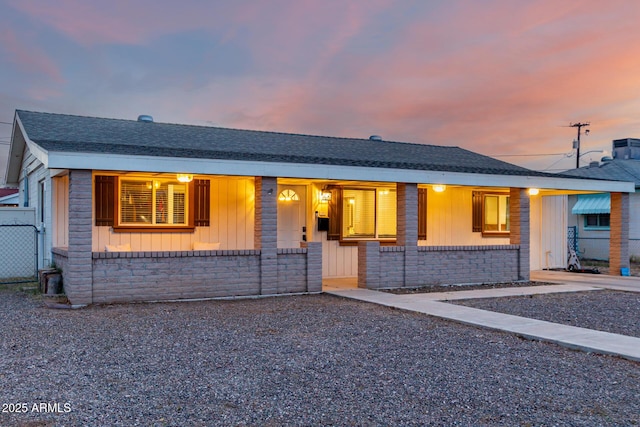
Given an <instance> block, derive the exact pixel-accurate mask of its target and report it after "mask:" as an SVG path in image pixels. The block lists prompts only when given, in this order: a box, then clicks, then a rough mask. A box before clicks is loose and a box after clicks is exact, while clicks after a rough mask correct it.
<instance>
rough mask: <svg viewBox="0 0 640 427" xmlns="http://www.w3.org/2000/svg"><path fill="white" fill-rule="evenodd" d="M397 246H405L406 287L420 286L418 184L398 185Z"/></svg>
mask: <svg viewBox="0 0 640 427" xmlns="http://www.w3.org/2000/svg"><path fill="white" fill-rule="evenodd" d="M396 194H397V217H398V222H397V226H396V228H397V237H396V239H397V245H398V246H404V247H405V249H404V286H417V284H418V184H408V183H398V184H397V193H396Z"/></svg>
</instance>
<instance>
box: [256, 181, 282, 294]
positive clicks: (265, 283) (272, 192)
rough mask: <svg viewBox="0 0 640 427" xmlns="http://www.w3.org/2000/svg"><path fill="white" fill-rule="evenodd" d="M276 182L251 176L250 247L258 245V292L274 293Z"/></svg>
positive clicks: (276, 272)
mask: <svg viewBox="0 0 640 427" xmlns="http://www.w3.org/2000/svg"><path fill="white" fill-rule="evenodd" d="M277 197H278V182H277V179H276V178H275V177H272V176H257V177H255V219H254V237H253V238H254V247H255V248H256V249H260V294H261V295H272V294H276V293H278V204H277Z"/></svg>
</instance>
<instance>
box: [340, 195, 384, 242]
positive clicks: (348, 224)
mask: <svg viewBox="0 0 640 427" xmlns="http://www.w3.org/2000/svg"><path fill="white" fill-rule="evenodd" d="M375 202H376V192H375V190H352V189H345V190H344V192H343V203H342V209H343V210H342V236H343V237H345V238H373V237H375V225H376V224H375Z"/></svg>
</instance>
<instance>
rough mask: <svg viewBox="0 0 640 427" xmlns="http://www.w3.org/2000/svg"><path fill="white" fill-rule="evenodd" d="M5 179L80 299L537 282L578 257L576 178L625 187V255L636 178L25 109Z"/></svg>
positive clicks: (620, 214) (389, 146)
mask: <svg viewBox="0 0 640 427" xmlns="http://www.w3.org/2000/svg"><path fill="white" fill-rule="evenodd" d="M6 182H7V183H8V184H9V185H15V186H18V187H19V188H20V191H21V193H26V199H27V200H28V203H30V204H31V205H33V206H37V212H38V216H39V217H38V218H37V221H38V222H41V223H42V225H43V227H42V229H43V230H44V238H43V239H42V240H43V242H44V243H43V246H44V248H42V250H41V251H40V252H41V253H43V254H44V256H43V259H42V260H41V263H42V265H47V264H48V263H55V265H56V266H58V267H59V268H61V269H62V273H63V280H64V288H65V291H66V294H67V296H68V297H69V300H70V301H71V302H72V303H73V304H75V305H83V304H91V303H107V302H119V301H143V300H172V299H181V298H210V297H230V296H247V295H272V294H283V293H312V292H320V291H321V290H322V282H323V280H330V279H333V278H341V277H342V278H344V277H347V278H351V279H352V280H353V282H354V283H356V282H357V286H360V287H366V288H371V289H377V288H382V287H402V286H419V285H429V284H442V283H489V282H504V281H517V280H528V279H529V273H530V269H540V268H544V267H562V266H564V265H565V264H566V230H567V224H566V203H567V195H568V194H575V193H592V192H611V193H612V199H611V200H612V201H611V206H612V208H611V216H612V219H611V223H612V224H618V225H616V226H612V233H614V232H615V233H617V234H619V235H620V236H621V239H618V240H615V241H614V240H612V247H611V254H612V255H611V259H612V263H613V264H614V265H617V264H616V263H618V264H620V265H627V264H626V263H628V256H627V250H628V248H627V246H626V242H627V235H626V234H624V233H625V232H627V231H626V229H625V228H624V227H623V226H621V225H619V224H623V223H626V221H627V219H628V202H629V193H631V192H633V191H634V187H633V184H632V183H627V182H615V181H605V180H590V179H584V178H576V177H566V176H560V175H555V174H547V173H539V172H534V171H531V170H528V169H525V168H522V167H519V166H515V165H512V164H509V163H505V162H502V161H499V160H496V159H493V158H490V157H486V156H483V155H480V154H476V153H473V152H471V151H468V150H464V149H461V148H458V147H445V146H435V145H422V144H409V143H400V142H389V141H384V140H382V138H380V137H377V136H373V137H370V138H369V139H351V138H334V137H322V136H310V135H295V134H285V133H276V132H258V131H248V130H237V129H225V128H218V127H204V126H187V125H180V124H168V123H158V122H154V121H153V119H152V118H151V117H150V116H140V117H139V118H138V120H119V119H105V118H96V117H81V116H72V115H64V114H50V113H38V112H29V111H20V110H19V111H16V114H15V120H14V129H13V134H12V139H11V146H10V161H9V165H8V169H7V176H6ZM534 189H535V191H534ZM530 191H531V194H535V195H530ZM616 221H617V222H616Z"/></svg>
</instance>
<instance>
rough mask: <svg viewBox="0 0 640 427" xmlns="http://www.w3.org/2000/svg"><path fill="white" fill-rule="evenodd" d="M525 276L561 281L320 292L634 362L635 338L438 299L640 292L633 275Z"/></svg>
mask: <svg viewBox="0 0 640 427" xmlns="http://www.w3.org/2000/svg"><path fill="white" fill-rule="evenodd" d="M531 276H532V277H531V280H535V281H545V282H555V283H566V284H564V285H552V286H528V287H516V288H501V289H487V290H474V291H454V292H442V293H424V294H405V295H395V294H391V293H387V292H378V291H372V290H368V289H358V288H350V289H332V290H329V289H327V290H326V291H325V292H326V293H328V294H331V295H337V296H341V297H345V298H352V299H356V300H359V301H365V302H370V303H374V304H380V305H385V306H388V307H394V308H399V309H403V310H409V311H415V312H418V313H424V314H428V315H430V316H436V317H441V318H444V319H449V320H455V321H457V322H460V323H464V324H468V325H474V326H480V327H484V328H490V329H497V330H501V331H507V332H512V333H515V334H517V335H519V336H522V337H525V338H529V339H535V340H541V341H547V342H552V343H556V344H559V345H562V346H565V347H569V348H573V349H579V350H583V351H587V352H596V353H601V354H610V355H616V356H620V357H623V358H625V359H629V360H635V361H640V338H635V337H629V336H625V335H618V334H612V333H608V332H601V331H594V330H592V329H585V328H578V327H575V326H568V325H561V324H558V323H551V322H545V321H542V320H535V319H529V318H526V317H519V316H512V315H509V314H502V313H495V312H491V311H486V310H480V309H477V308H472V307H465V306H460V305H453V304H447V303H446V302H443V301H447V300H454V299H470V298H497V297H503V296H519V295H533V294H540V293H558V292H583V291H598V290H601V289H605V288H606V289H616V290H625V291H631V292H640V279H639V278H637V277H612V276H606V275H592V274H589V275H586V274H577V273H564V272H555V271H549V272H547V271H545V272H532V274H531Z"/></svg>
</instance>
